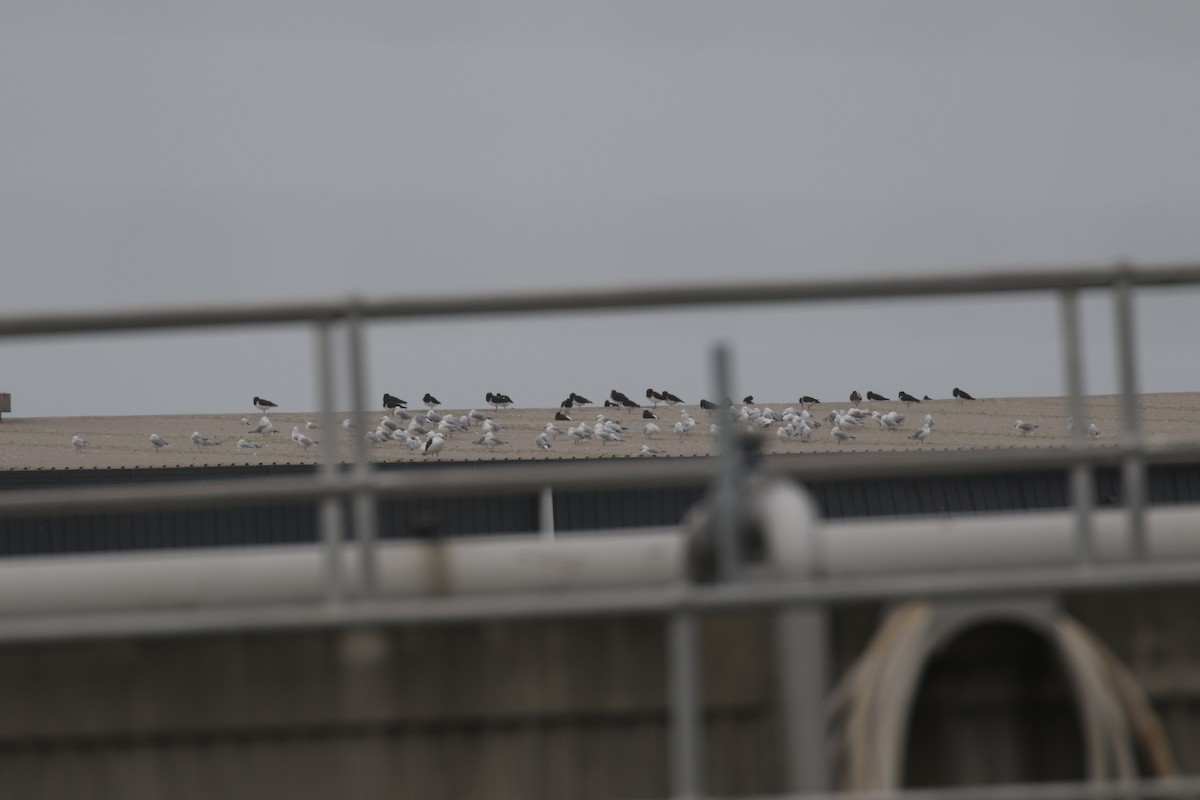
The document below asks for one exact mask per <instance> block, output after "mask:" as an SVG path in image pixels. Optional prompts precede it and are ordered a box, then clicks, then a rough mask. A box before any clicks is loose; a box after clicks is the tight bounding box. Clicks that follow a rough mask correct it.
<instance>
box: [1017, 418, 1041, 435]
mask: <svg viewBox="0 0 1200 800" xmlns="http://www.w3.org/2000/svg"><path fill="white" fill-rule="evenodd" d="M1013 427H1014V428H1016V429H1017V430H1019V431H1020V432H1021V435H1022V436H1024V435H1025V434H1027V433H1029V432H1030V431H1032V430H1037V427H1038V426H1037V425H1034V424H1033V423H1032V422H1025V421H1024V420H1017V421H1016V422H1014V423H1013Z"/></svg>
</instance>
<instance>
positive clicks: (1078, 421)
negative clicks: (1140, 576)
mask: <svg viewBox="0 0 1200 800" xmlns="http://www.w3.org/2000/svg"><path fill="white" fill-rule="evenodd" d="M1059 299H1060V305H1061V317H1062V337H1063V357H1064V359H1065V360H1066V374H1067V397H1068V401H1069V408H1070V410H1071V419H1072V421H1073V424H1072V425H1071V442H1072V444H1074V445H1075V446H1076V447H1083V446H1084V445H1085V444H1086V442H1087V425H1086V424H1085V420H1084V408H1083V347H1082V345H1081V339H1080V336H1079V291H1078V290H1077V289H1074V288H1067V289H1063V290H1062V292H1061V293H1060V295H1059ZM1095 495H1096V490H1095V487H1094V485H1093V482H1092V471H1091V469H1089V468H1088V466H1087V465H1086V464H1075V465H1074V466H1072V467H1071V504H1072V508H1073V509H1074V511H1075V528H1076V539H1075V553H1076V558H1077V559H1078V561H1079V563H1080V564H1082V565H1085V566H1086V565H1091V564H1094V563H1096V543H1095V538H1094V536H1093V533H1092V508H1093V506H1094V505H1095V503H1096V497H1095Z"/></svg>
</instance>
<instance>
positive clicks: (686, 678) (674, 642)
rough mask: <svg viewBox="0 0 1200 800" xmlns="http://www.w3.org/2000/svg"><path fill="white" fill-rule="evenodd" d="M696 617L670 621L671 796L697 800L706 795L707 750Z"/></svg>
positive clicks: (681, 615)
mask: <svg viewBox="0 0 1200 800" xmlns="http://www.w3.org/2000/svg"><path fill="white" fill-rule="evenodd" d="M696 636H697V634H696V616H695V614H694V613H693V612H691V611H682V610H681V611H675V612H673V613H672V614H670V615H669V616H668V617H667V670H668V673H667V678H668V686H669V687H670V703H671V705H670V758H671V796H672V797H674V798H678V800H695V798H699V797H701V796H702V794H703V792H704V775H703V766H702V763H701V758H700V754H701V752H703V749H704V741H703V733H704V732H703V727H702V725H701V722H702V721H701V714H700V702H701V700H700V697H699V693H700V692H699V689H700V662H699V660H698V654H697V647H696Z"/></svg>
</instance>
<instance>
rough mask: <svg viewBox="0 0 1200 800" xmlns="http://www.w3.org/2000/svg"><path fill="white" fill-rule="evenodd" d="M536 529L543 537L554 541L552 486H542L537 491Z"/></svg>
mask: <svg viewBox="0 0 1200 800" xmlns="http://www.w3.org/2000/svg"><path fill="white" fill-rule="evenodd" d="M538 530H539V532H540V533H541V535H542V538H543V539H546V540H547V541H554V487H553V486H543V487H542V490H541V491H540V492H538Z"/></svg>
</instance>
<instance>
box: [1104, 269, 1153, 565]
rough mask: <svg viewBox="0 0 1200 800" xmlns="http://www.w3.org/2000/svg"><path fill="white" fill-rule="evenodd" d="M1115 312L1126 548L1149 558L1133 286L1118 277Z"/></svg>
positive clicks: (1138, 555)
mask: <svg viewBox="0 0 1200 800" xmlns="http://www.w3.org/2000/svg"><path fill="white" fill-rule="evenodd" d="M1113 291H1114V297H1113V301H1114V303H1115V311H1116V322H1117V324H1116V336H1117V368H1118V372H1119V374H1120V381H1121V445H1122V448H1123V449H1124V451H1125V452H1124V454H1123V456H1122V458H1121V477H1122V492H1121V493H1122V495H1124V498H1125V513H1126V515H1127V516H1128V519H1129V549H1130V554H1131V555H1132V557H1133V558H1135V559H1139V560H1143V559H1146V558H1148V557H1149V554H1150V548H1149V546H1148V543H1147V541H1146V516H1145V503H1146V470H1145V467H1146V465H1145V461H1144V459H1143V457H1142V436H1141V421H1140V420H1139V419H1138V410H1137V365H1136V364H1135V363H1134V359H1135V355H1134V354H1135V353H1136V352H1137V349H1136V347H1135V342H1134V321H1133V286H1132V284H1131V283H1130V281H1129V279H1128V278H1120V279H1118V280H1117V282H1116V284H1115V285H1114V287H1113Z"/></svg>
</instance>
